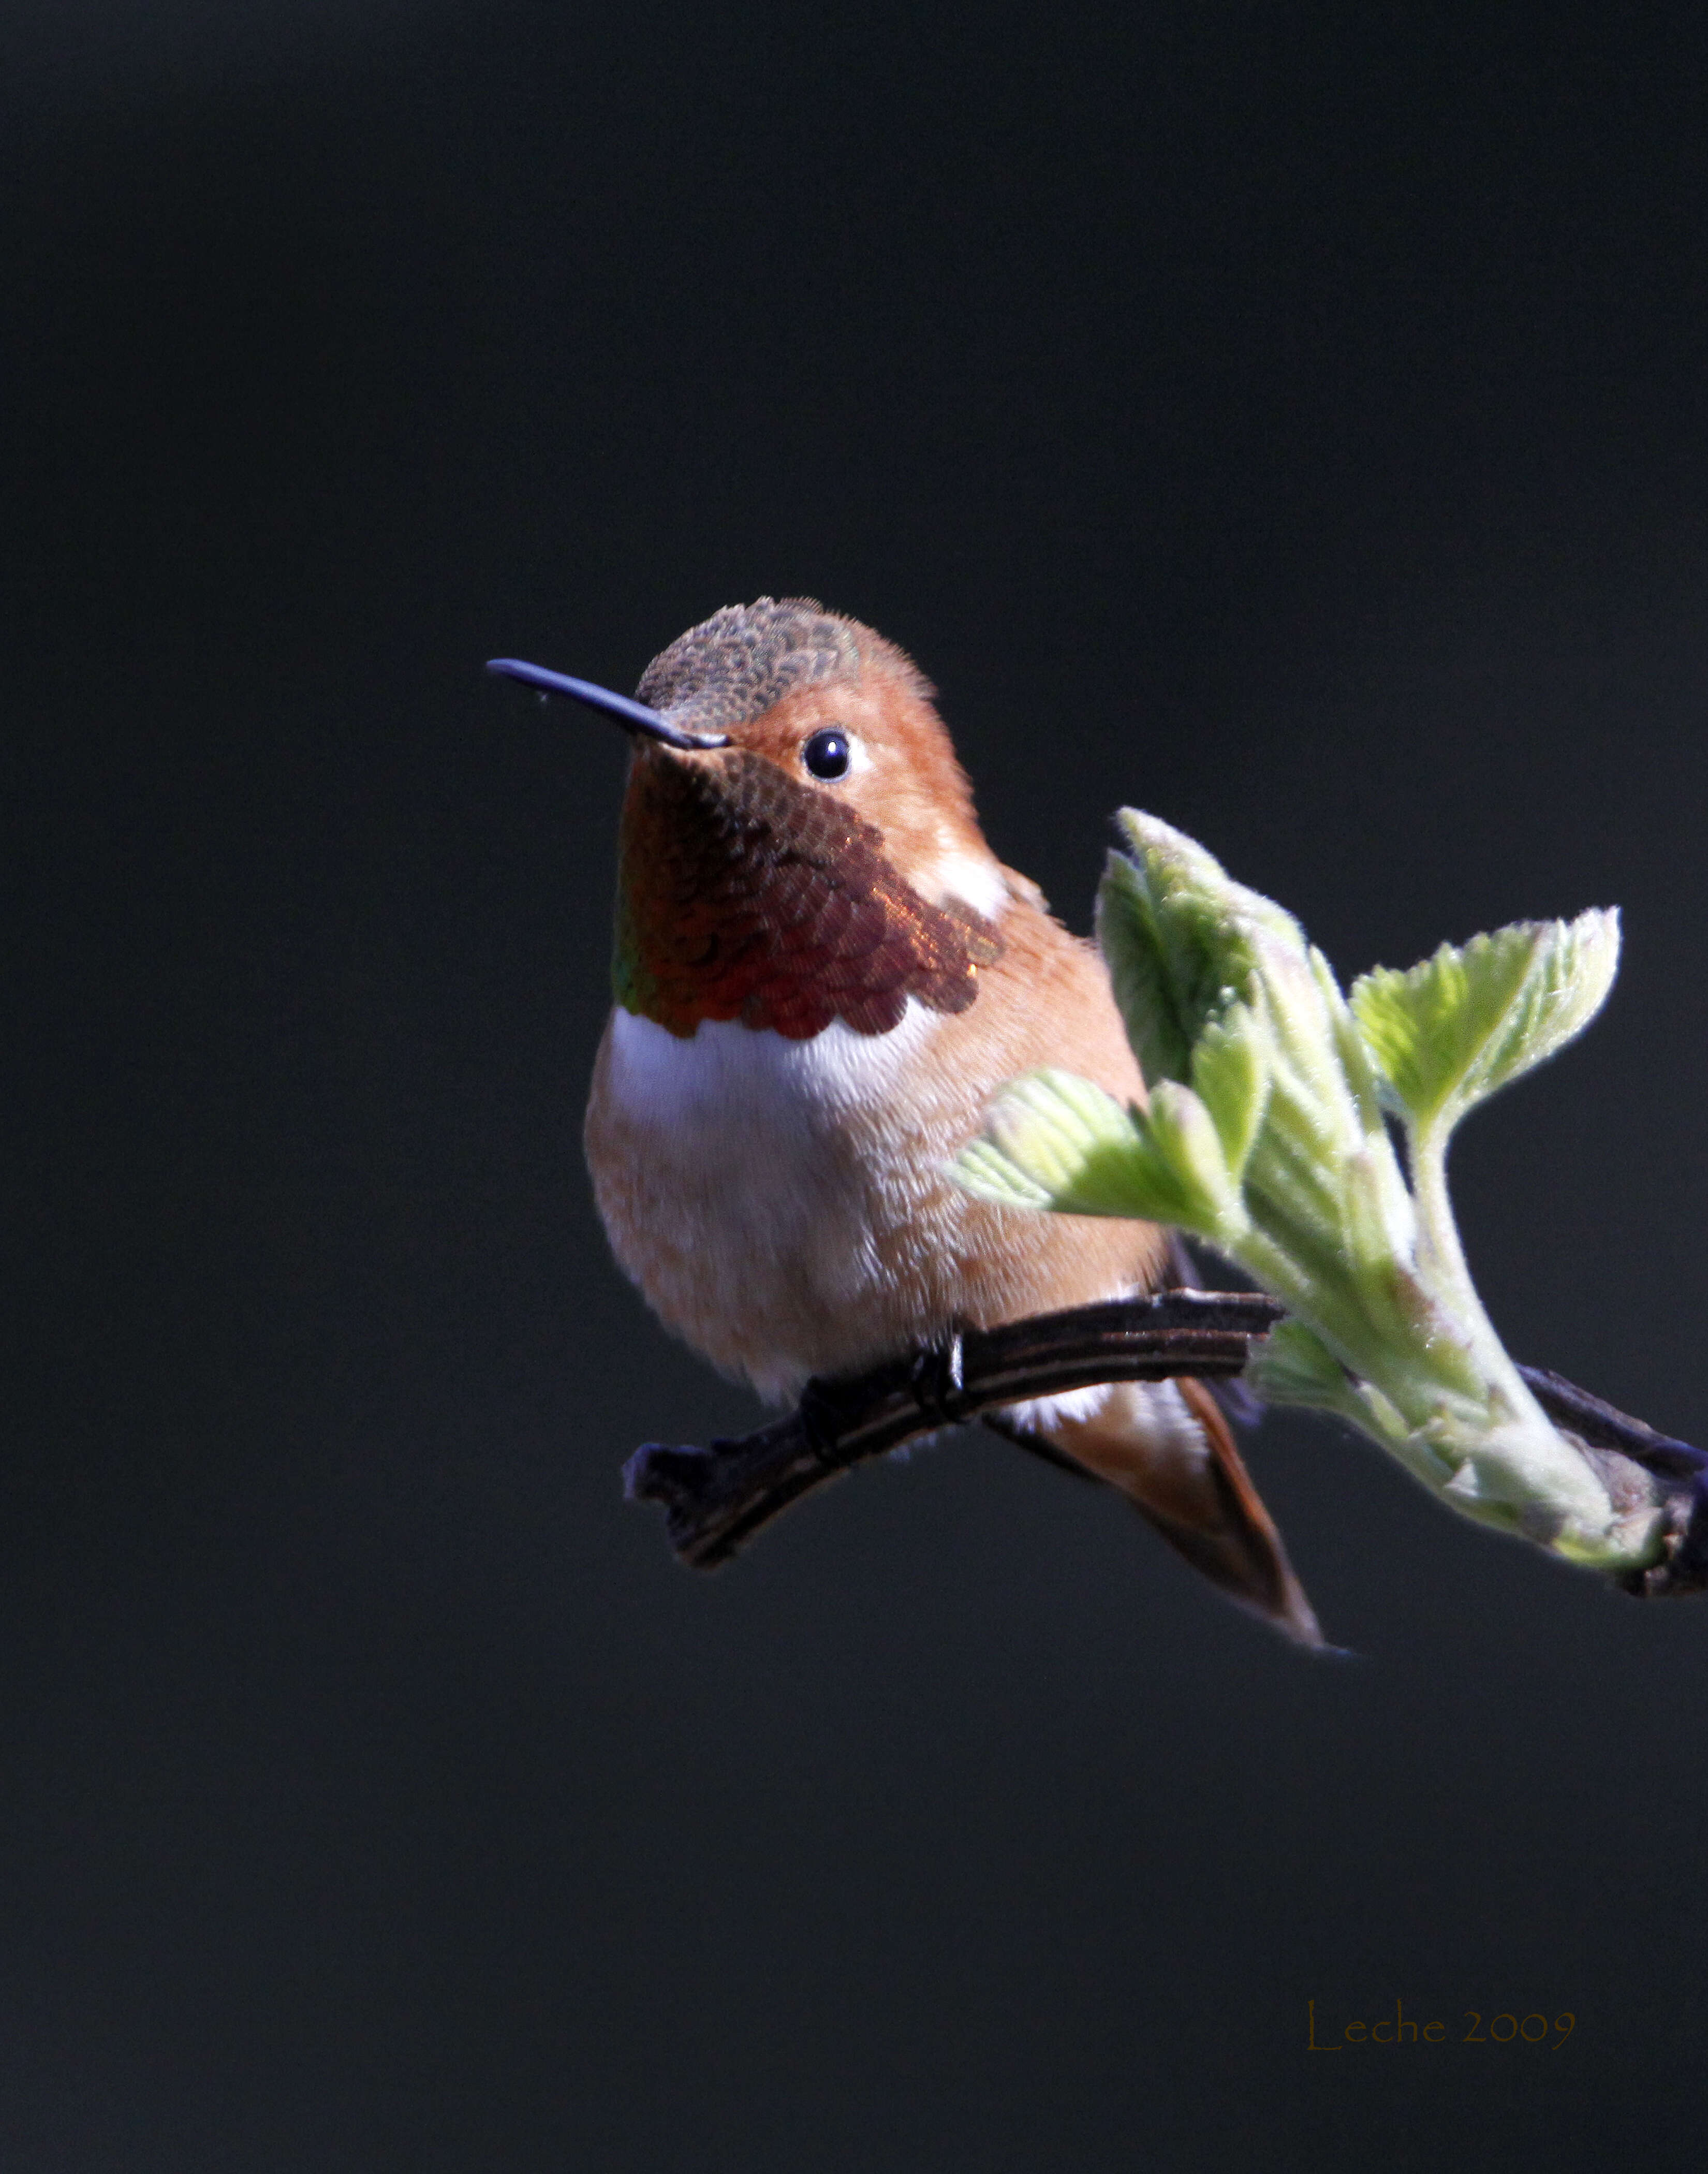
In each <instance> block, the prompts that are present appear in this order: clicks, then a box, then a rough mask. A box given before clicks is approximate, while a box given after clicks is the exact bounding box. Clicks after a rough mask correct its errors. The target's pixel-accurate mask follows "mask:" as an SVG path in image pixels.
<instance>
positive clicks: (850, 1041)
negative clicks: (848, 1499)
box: [587, 1001, 943, 1398]
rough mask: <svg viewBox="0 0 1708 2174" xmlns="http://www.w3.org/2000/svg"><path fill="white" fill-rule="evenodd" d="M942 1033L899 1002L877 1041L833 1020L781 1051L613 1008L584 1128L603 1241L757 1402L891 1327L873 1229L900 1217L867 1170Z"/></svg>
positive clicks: (728, 1026) (774, 1045) (755, 1038)
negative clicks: (905, 1090) (878, 1136)
mask: <svg viewBox="0 0 1708 2174" xmlns="http://www.w3.org/2000/svg"><path fill="white" fill-rule="evenodd" d="M942 1025H943V1021H942V1020H941V1019H940V1018H939V1017H938V1015H937V1014H935V1013H933V1012H930V1011H927V1009H925V1008H924V1007H923V1006H922V1005H921V1004H919V1003H915V1002H912V1001H910V1003H909V1005H908V1008H907V1011H906V1014H905V1016H904V1017H903V1019H902V1021H901V1024H900V1025H899V1026H897V1027H895V1028H894V1029H893V1030H891V1031H890V1032H889V1033H888V1034H884V1035H862V1034H857V1033H856V1032H855V1031H854V1030H852V1029H851V1027H849V1026H847V1025H845V1024H844V1023H843V1022H842V1021H840V1019H839V1020H837V1021H835V1023H834V1024H833V1025H830V1026H829V1027H827V1028H825V1030H824V1032H823V1033H822V1034H819V1035H815V1036H813V1037H812V1039H811V1040H810V1041H787V1040H786V1039H785V1038H784V1037H783V1036H781V1035H779V1034H776V1033H772V1032H770V1031H765V1032H763V1033H755V1032H754V1031H753V1030H751V1029H750V1028H748V1027H744V1026H741V1025H737V1024H736V1023H734V1022H733V1021H717V1020H711V1019H704V1020H702V1021H701V1022H700V1026H699V1028H698V1030H696V1032H695V1034H694V1035H693V1036H690V1037H689V1038H688V1039H686V1040H684V1039H683V1038H682V1037H680V1036H676V1035H673V1034H671V1033H669V1032H668V1030H666V1029H665V1028H663V1027H662V1026H659V1025H657V1024H656V1023H655V1022H654V1021H653V1020H651V1019H641V1018H639V1017H637V1016H636V1015H635V1014H633V1013H631V1012H626V1011H624V1010H621V1009H619V1010H617V1011H615V1012H613V1014H612V1018H611V1024H610V1027H609V1030H608V1034H607V1036H606V1041H605V1046H604V1049H603V1052H602V1054H601V1059H600V1064H599V1069H598V1073H597V1075H596V1079H595V1082H594V1090H593V1098H592V1104H591V1105H590V1107H589V1110H588V1118H587V1146H588V1156H589V1160H590V1163H591V1164H592V1171H593V1180H594V1189H595V1192H596V1193H597V1198H598V1202H599V1207H600V1211H601V1213H602V1214H603V1217H604V1220H605V1225H606V1229H607V1230H608V1232H609V1234H610V1237H611V1242H612V1245H613V1248H614V1250H615V1252H616V1253H617V1257H618V1258H619V1261H621V1263H623V1266H624V1268H626V1269H627V1270H628V1272H629V1274H630V1275H631V1276H633V1277H634V1279H635V1281H636V1282H637V1283H638V1284H640V1288H641V1290H643V1291H644V1292H645V1293H646V1297H647V1299H648V1300H649V1301H651V1304H652V1305H653V1306H655V1307H656V1308H657V1311H658V1312H659V1313H660V1314H661V1315H662V1317H664V1319H665V1320H666V1321H667V1322H669V1323H670V1324H671V1325H672V1326H673V1328H676V1329H677V1330H678V1332H679V1333H682V1334H683V1335H684V1336H686V1337H687V1338H688V1339H689V1342H690V1343H693V1344H695V1345H697V1346H698V1347H699V1349H701V1350H703V1351H705V1353H706V1355H708V1356H709V1357H711V1359H712V1360H715V1361H716V1364H718V1365H719V1366H722V1367H724V1368H725V1369H726V1370H727V1371H731V1372H735V1373H739V1374H744V1375H746V1376H748V1377H749V1379H750V1380H751V1381H753V1382H754V1384H755V1386H756V1387H759V1390H760V1391H761V1392H762V1393H764V1394H766V1395H768V1396H771V1397H776V1398H787V1397H790V1396H792V1395H793V1394H795V1393H797V1391H798V1389H799V1387H800V1385H801V1382H803V1380H804V1379H805V1377H806V1376H807V1375H808V1374H809V1373H813V1372H822V1371H827V1370H829V1369H831V1368H834V1367H835V1366H840V1365H846V1364H848V1363H851V1362H852V1361H853V1360H857V1359H858V1358H859V1357H860V1356H861V1355H863V1353H865V1352H866V1351H867V1350H868V1349H869V1348H870V1346H871V1344H872V1341H873V1338H874V1336H878V1335H883V1334H885V1333H889V1330H888V1324H889V1322H890V1321H891V1319H892V1318H893V1316H894V1311H895V1291H894V1289H893V1284H894V1274H893V1271H890V1270H886V1269H885V1268H884V1265H883V1263H882V1262H881V1261H880V1258H879V1257H878V1250H877V1248H876V1247H875V1246H874V1245H873V1230H874V1229H876V1228H878V1227H880V1226H885V1227H887V1226H889V1225H891V1224H892V1223H893V1221H894V1219H895V1216H896V1215H897V1214H900V1213H905V1212H906V1211H905V1207H904V1204H903V1203H900V1202H897V1201H891V1200H889V1199H888V1198H886V1197H885V1194H886V1192H887V1190H888V1187H889V1179H888V1177H887V1176H886V1173H885V1172H884V1171H880V1170H876V1169H874V1168H873V1157H872V1155H871V1153H870V1139H871V1133H872V1126H873V1119H874V1117H881V1113H882V1112H883V1111H884V1108H885V1107H886V1106H887V1105H888V1104H889V1102H890V1101H891V1099H892V1098H893V1097H894V1096H895V1095H896V1094H897V1093H898V1091H899V1090H900V1085H901V1083H902V1081H903V1079H904V1077H905V1075H906V1074H907V1073H908V1072H909V1070H910V1068H911V1066H912V1065H913V1064H914V1063H915V1061H916V1059H917V1057H918V1055H919V1053H920V1052H921V1050H922V1047H923V1046H924V1045H925V1044H926V1043H927V1041H928V1040H929V1039H930V1037H931V1036H932V1035H934V1034H935V1033H936V1032H938V1030H939V1029H940V1028H941V1026H942ZM880 1321H881V1322H883V1323H884V1324H885V1326H884V1328H879V1326H878V1323H879V1322H880Z"/></svg>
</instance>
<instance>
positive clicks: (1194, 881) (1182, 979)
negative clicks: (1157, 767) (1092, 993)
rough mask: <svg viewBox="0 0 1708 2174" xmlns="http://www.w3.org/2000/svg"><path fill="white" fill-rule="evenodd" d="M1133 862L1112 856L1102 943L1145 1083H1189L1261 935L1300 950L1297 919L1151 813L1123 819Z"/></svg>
mask: <svg viewBox="0 0 1708 2174" xmlns="http://www.w3.org/2000/svg"><path fill="white" fill-rule="evenodd" d="M1117 821H1118V822H1119V824H1120V826H1121V829H1122V833H1123V834H1124V836H1126V838H1127V842H1128V844H1129V845H1130V846H1132V857H1130V858H1129V857H1128V856H1127V855H1126V854H1124V853H1111V855H1110V857H1109V863H1108V867H1107V869H1106V871H1105V875H1104V879H1103V884H1102V887H1101V890H1100V893H1099V896H1098V908H1097V939H1098V942H1099V944H1100V945H1101V946H1102V949H1103V955H1104V958H1105V960H1106V962H1107V964H1108V967H1109V974H1110V980H1111V983H1112V984H1113V987H1114V990H1115V1001H1116V1004H1117V1005H1118V1006H1119V1008H1120V1010H1121V1014H1122V1018H1123V1019H1125V1020H1126V1022H1127V1036H1128V1039H1129V1040H1130V1041H1131V1042H1132V1049H1133V1054H1134V1055H1135V1056H1136V1057H1138V1062H1139V1068H1140V1069H1141V1070H1142V1071H1143V1073H1144V1076H1145V1079H1146V1082H1147V1083H1148V1084H1150V1085H1153V1086H1154V1084H1156V1082H1157V1081H1158V1080H1159V1079H1178V1080H1180V1081H1181V1082H1185V1081H1186V1080H1188V1079H1191V1077H1192V1048H1193V1045H1194V1044H1195V1043H1196V1042H1197V1039H1198V1037H1199V1036H1200V1035H1201V1034H1202V1033H1203V1030H1204V1029H1205V1027H1206V1026H1207V1025H1208V1024H1209V1022H1210V1020H1211V1019H1214V1018H1216V1017H1217V1016H1219V1014H1221V1013H1222V1012H1223V1011H1224V1010H1225V1009H1227V1007H1228V1006H1229V1005H1230V1004H1231V1003H1235V1002H1237V1001H1238V1000H1239V999H1240V998H1241V997H1243V996H1244V995H1245V994H1246V991H1247V988H1248V986H1249V984H1250V982H1251V971H1252V940H1251V939H1252V938H1253V936H1254V935H1255V934H1256V933H1257V932H1258V931H1260V930H1262V931H1267V933H1269V934H1271V935H1272V936H1274V937H1277V938H1280V939H1281V940H1283V941H1284V942H1287V943H1290V944H1292V945H1293V947H1294V948H1295V949H1297V950H1300V951H1301V952H1302V950H1303V948H1304V939H1303V938H1302V937H1301V935H1300V932H1299V928H1298V926H1297V924H1296V923H1295V922H1294V920H1293V919H1292V917H1291V916H1290V915H1289V914H1286V913H1284V912H1283V911H1282V910H1281V908H1280V907H1279V906H1275V905H1273V904H1272V903H1271V902H1270V900H1267V899H1266V898H1262V897H1260V896H1259V895H1258V894H1257V892H1256V891H1253V890H1246V888H1245V887H1244V885H1243V884H1236V883H1235V882H1233V881H1232V880H1231V879H1230V878H1229V876H1228V875H1227V874H1226V873H1225V872H1224V869H1223V868H1222V867H1221V864H1220V863H1219V862H1218V861H1216V860H1215V859H1214V858H1213V857H1212V856H1211V855H1210V854H1208V853H1207V852H1205V851H1204V849H1203V846H1200V845H1197V844H1196V843H1195V842H1194V841H1192V839H1191V838H1188V837H1186V836H1183V835H1182V833H1181V832H1180V831H1178V830H1174V829H1172V828H1170V825H1168V824H1166V823H1164V822H1160V821H1159V819H1157V818H1156V817H1155V816H1154V815H1146V814H1142V813H1141V812H1140V811H1139V810H1138V809H1137V808H1122V811H1121V814H1120V815H1119V816H1118V817H1117Z"/></svg>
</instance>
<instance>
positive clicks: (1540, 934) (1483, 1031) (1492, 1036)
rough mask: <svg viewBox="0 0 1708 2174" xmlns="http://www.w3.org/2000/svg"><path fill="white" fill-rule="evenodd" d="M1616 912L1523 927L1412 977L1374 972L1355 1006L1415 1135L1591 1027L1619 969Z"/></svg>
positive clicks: (1440, 957)
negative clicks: (1413, 1128)
mask: <svg viewBox="0 0 1708 2174" xmlns="http://www.w3.org/2000/svg"><path fill="white" fill-rule="evenodd" d="M1618 966H1619V915H1618V913H1617V911H1603V910H1599V909H1596V910H1592V911H1590V912H1588V913H1584V914H1580V915H1579V917H1578V918H1577V919H1576V921H1572V922H1565V921H1521V922H1515V923H1514V924H1513V926H1512V927H1510V928H1502V929H1500V930H1497V931H1496V933H1494V935H1492V936H1476V937H1473V938H1472V940H1471V941H1470V943H1468V944H1466V945H1465V946H1464V948H1463V949H1455V948H1454V947H1453V946H1452V945H1451V944H1443V945H1442V946H1441V948H1440V950H1439V951H1438V952H1436V954H1435V956H1434V958H1432V959H1426V960H1424V962H1423V964H1422V965H1418V966H1413V968H1412V969H1411V971H1409V972H1408V973H1400V972H1397V971H1396V970H1395V969H1393V968H1392V967H1386V966H1382V967H1378V968H1377V969H1376V971H1375V972H1374V973H1370V974H1365V976H1363V977H1362V978H1361V979H1360V980H1359V981H1358V982H1355V983H1354V987H1353V991H1352V1009H1353V1013H1354V1016H1355V1017H1356V1019H1357V1020H1358V1024H1359V1030H1360V1031H1361V1033H1362V1035H1363V1036H1364V1040H1365V1043H1366V1044H1367V1045H1368V1046H1369V1048H1370V1052H1371V1054H1372V1055H1373V1056H1374V1057H1375V1058H1376V1063H1377V1064H1378V1065H1379V1066H1380V1067H1381V1072H1382V1074H1383V1077H1384V1079H1385V1080H1386V1085H1387V1088H1388V1090H1389V1092H1390V1093H1391V1095H1392V1098H1393V1100H1394V1101H1395V1102H1396V1103H1397V1106H1398V1107H1399V1108H1400V1110H1401V1111H1403V1113H1404V1115H1405V1116H1406V1117H1408V1119H1409V1120H1410V1122H1412V1123H1413V1125H1414V1126H1418V1127H1420V1128H1421V1127H1425V1126H1430V1125H1433V1124H1435V1123H1437V1122H1440V1121H1441V1120H1444V1119H1445V1120H1446V1121H1447V1122H1457V1119H1458V1118H1460V1117H1463V1116H1464V1114H1465V1112H1466V1111H1468V1110H1471V1109H1473V1108H1474V1107H1475V1106H1476V1105H1477V1104H1478V1102H1480V1101H1484V1099H1485V1098H1486V1097H1487V1096H1489V1095H1492V1094H1494V1091H1495V1090H1496V1089H1497V1088H1500V1087H1504V1086H1505V1085H1506V1084H1508V1082H1509V1081H1511V1080H1513V1079H1517V1078H1518V1077H1519V1076H1520V1074H1521V1073H1525V1072H1527V1071H1528V1070H1529V1069H1530V1068H1531V1067H1532V1065H1534V1064H1539V1063H1541V1062H1542V1061H1543V1058H1544V1057H1552V1056H1553V1055H1554V1052H1555V1051H1556V1050H1558V1049H1559V1048H1561V1047H1562V1046H1564V1045H1565V1043H1566V1042H1568V1041H1570V1040H1571V1038H1572V1036H1574V1035H1576V1034H1578V1033H1581V1030H1583V1029H1584V1028H1585V1027H1586V1026H1587V1025H1588V1024H1589V1022H1590V1020H1591V1019H1593V1018H1594V1016H1595V1014H1597V1012H1598V1011H1599V1010H1600V1009H1601V1007H1602V1005H1603V1003H1604V1002H1605V1001H1606V998H1607V994H1608V990H1609V989H1610V988H1611V987H1612V986H1613V976H1614V974H1615V972H1616V971H1618Z"/></svg>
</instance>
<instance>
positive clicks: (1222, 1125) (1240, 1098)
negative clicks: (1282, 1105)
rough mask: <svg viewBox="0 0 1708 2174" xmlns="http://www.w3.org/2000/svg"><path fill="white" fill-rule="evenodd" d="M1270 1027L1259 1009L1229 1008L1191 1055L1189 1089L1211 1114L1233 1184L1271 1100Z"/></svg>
mask: <svg viewBox="0 0 1708 2174" xmlns="http://www.w3.org/2000/svg"><path fill="white" fill-rule="evenodd" d="M1270 1055H1271V1048H1270V1041H1269V1026H1268V1019H1267V1014H1265V1012H1264V1010H1263V1009H1262V1006H1261V1005H1253V1004H1233V1005H1230V1007H1229V1009H1227V1010H1226V1011H1225V1012H1224V1013H1223V1014H1221V1016H1220V1017H1219V1018H1217V1019H1212V1020H1211V1021H1210V1022H1209V1024H1208V1025H1207V1026H1206V1027H1205V1028H1204V1030H1203V1033H1202V1034H1201V1035H1200V1036H1198V1039H1197V1046H1196V1047H1195V1048H1194V1050H1193V1051H1192V1089H1193V1091H1194V1092H1195V1093H1196V1095H1197V1097H1198V1100H1199V1101H1201V1102H1202V1103H1203V1106H1204V1107H1205V1108H1206V1109H1207V1110H1208V1111H1209V1113H1210V1118H1211V1121H1212V1122H1213V1124H1214V1126H1215V1128H1216V1136H1217V1138H1219V1140H1220V1142H1221V1144H1222V1153H1223V1155H1224V1157H1225V1158H1226V1160H1227V1165H1228V1170H1229V1173H1230V1176H1231V1177H1232V1178H1233V1179H1234V1181H1235V1182H1236V1183H1237V1182H1238V1181H1239V1179H1240V1176H1241V1174H1242V1173H1243V1171H1244V1170H1245V1167H1246V1160H1247V1158H1248V1157H1249V1156H1250V1155H1251V1146H1252V1143H1253V1142H1254V1141H1255V1140H1256V1138H1257V1132H1258V1128H1259V1127H1260V1126H1261V1125H1262V1122H1263V1112H1264V1111H1265V1109H1266V1108H1267V1106H1268V1101H1269V1058H1270Z"/></svg>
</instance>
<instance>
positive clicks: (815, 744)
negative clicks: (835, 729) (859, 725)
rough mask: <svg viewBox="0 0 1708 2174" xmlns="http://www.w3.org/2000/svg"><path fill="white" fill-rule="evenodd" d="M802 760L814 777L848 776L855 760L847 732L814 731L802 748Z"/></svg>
mask: <svg viewBox="0 0 1708 2174" xmlns="http://www.w3.org/2000/svg"><path fill="white" fill-rule="evenodd" d="M801 760H802V761H803V762H804V763H805V764H806V765H807V767H808V770H809V771H811V772H812V774H813V776H814V777H827V778H828V777H846V776H847V775H848V765H849V763H850V762H851V760H853V755H852V751H851V749H850V748H849V745H848V735H847V734H846V733H813V737H812V738H811V739H809V740H808V743H807V744H806V745H805V747H803V749H801Z"/></svg>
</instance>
